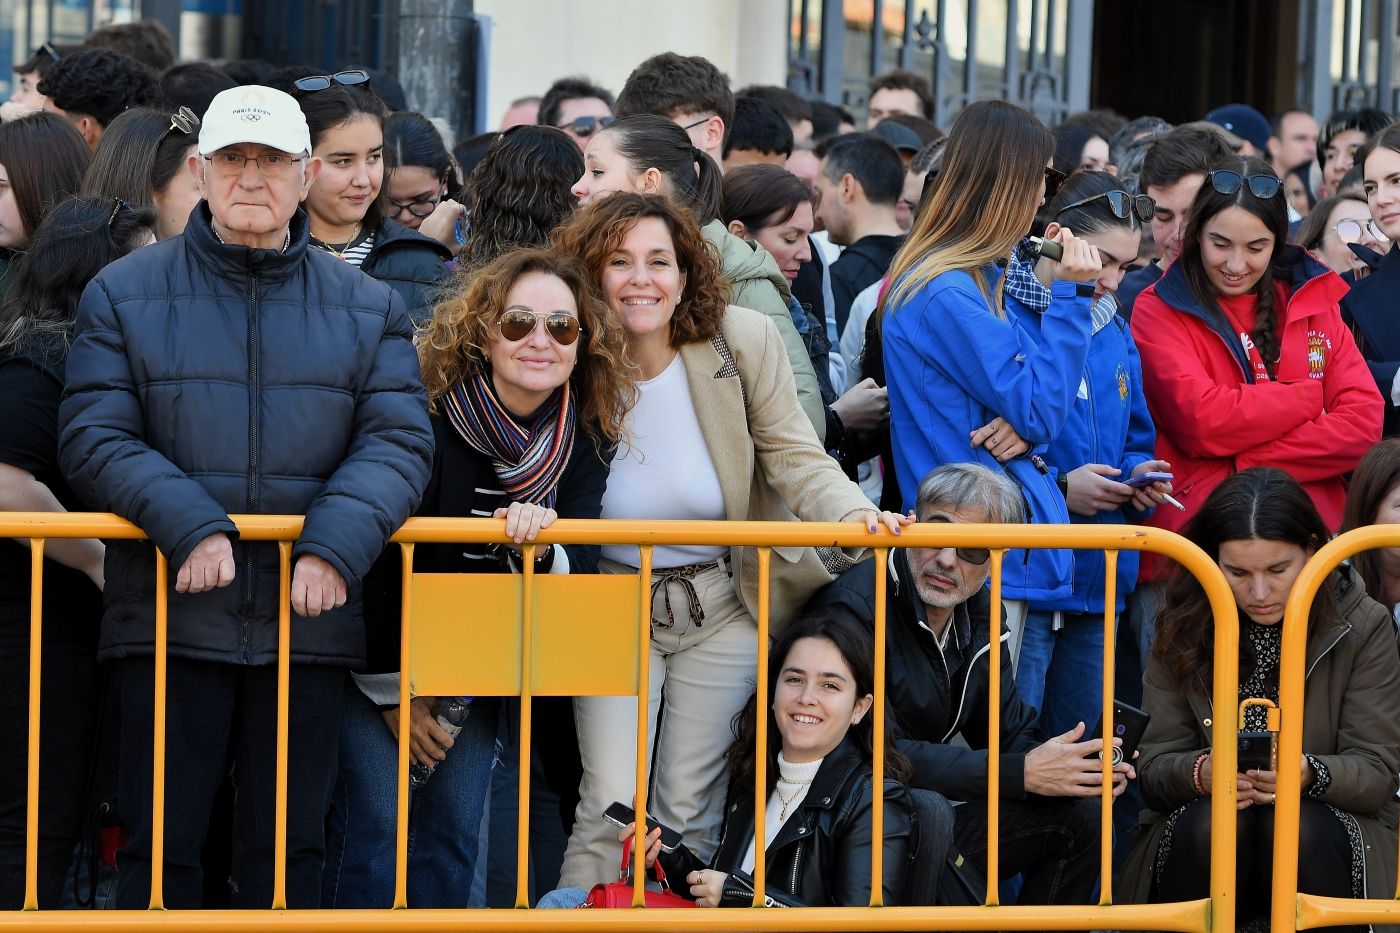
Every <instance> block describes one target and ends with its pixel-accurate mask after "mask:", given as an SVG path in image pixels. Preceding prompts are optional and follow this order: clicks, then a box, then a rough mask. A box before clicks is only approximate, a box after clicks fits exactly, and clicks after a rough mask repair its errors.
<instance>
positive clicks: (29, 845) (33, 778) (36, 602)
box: [24, 538, 44, 910]
mask: <svg viewBox="0 0 1400 933" xmlns="http://www.w3.org/2000/svg"><path fill="white" fill-rule="evenodd" d="M43 639H44V539H43V538H30V539H29V774H28V778H27V781H28V783H27V784H26V785H25V786H26V788H27V790H28V798H27V801H26V804H25V809H26V813H25V820H26V822H25V829H24V909H25V910H38V909H39V690H40V686H41V684H40V678H41V676H42V674H41V671H42V669H43V648H44V640H43Z"/></svg>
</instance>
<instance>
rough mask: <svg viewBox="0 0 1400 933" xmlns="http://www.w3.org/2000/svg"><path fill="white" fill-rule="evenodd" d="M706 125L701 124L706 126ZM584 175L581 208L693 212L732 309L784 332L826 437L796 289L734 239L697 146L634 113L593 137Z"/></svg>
mask: <svg viewBox="0 0 1400 933" xmlns="http://www.w3.org/2000/svg"><path fill="white" fill-rule="evenodd" d="M702 122H703V121H702ZM583 160H584V166H585V167H584V171H583V174H582V176H581V177H580V178H579V180H578V182H577V183H576V184H575V185H574V194H575V195H576V196H577V197H578V200H579V204H580V205H587V204H589V203H591V202H592V201H593V200H594V199H596V198H599V197H603V196H605V195H608V194H611V193H612V192H614V191H635V192H637V193H639V194H664V195H666V196H667V197H670V198H673V199H674V200H675V201H676V203H678V204H680V205H681V206H683V207H686V208H688V209H689V210H690V211H691V212H692V213H693V214H694V215H695V219H696V220H698V221H699V222H700V228H701V230H702V231H703V232H704V234H705V239H706V240H708V241H709V242H710V244H711V246H712V247H713V248H714V249H715V250H717V251H718V253H719V256H720V271H721V273H722V275H723V276H724V281H725V282H726V283H727V286H726V292H727V294H726V299H727V300H728V302H729V304H732V305H738V306H740V307H742V308H752V309H753V310H755V311H761V312H762V313H763V314H765V315H767V317H768V318H769V319H770V320H771V321H772V322H773V326H775V327H777V328H778V335H779V336H781V337H782V338H783V347H784V349H786V350H787V357H788V363H789V364H791V366H792V372H793V375H794V376H795V377H796V379H797V398H798V401H800V402H801V403H802V410H803V411H804V412H806V414H807V419H808V420H809V421H811V422H812V427H813V428H815V429H816V431H817V438H818V440H821V439H823V438H825V436H826V406H825V405H824V404H823V402H822V395H821V388H820V386H819V385H818V384H817V376H816V371H815V369H814V368H813V366H812V360H811V357H809V356H808V355H807V347H806V344H804V343H803V342H802V336H801V335H800V334H799V333H798V332H797V326H796V325H795V324H793V321H792V312H791V311H790V310H789V308H788V297H789V296H790V295H791V291H792V290H791V287H790V286H789V284H788V280H787V277H786V276H785V275H783V273H782V270H780V269H779V268H778V265H777V263H776V262H774V261H773V258H772V257H771V256H769V255H768V253H767V251H766V250H764V249H763V247H761V246H759V245H758V244H756V243H746V242H745V241H744V240H742V239H740V238H739V237H737V236H735V235H734V234H732V233H730V232H729V230H728V229H726V228H725V225H724V221H723V220H721V219H720V211H721V203H722V197H723V195H722V192H721V189H720V178H721V175H720V169H719V166H717V165H716V164H715V162H714V160H713V159H711V158H709V157H708V156H706V155H705V154H704V153H703V152H702V151H701V150H699V149H697V148H696V147H695V146H693V145H692V144H691V141H690V136H689V135H687V134H686V132H685V130H684V129H682V128H681V127H679V126H677V125H676V124H674V123H672V122H671V121H670V120H668V119H666V118H665V117H658V116H655V115H652V114H634V115H633V116H630V117H625V118H624V119H621V120H618V121H617V122H616V123H614V124H613V125H612V126H610V127H608V128H607V129H604V130H600V131H599V132H597V133H594V134H593V136H592V137H590V138H589V140H588V145H587V146H586V147H585V148H584V151H583Z"/></svg>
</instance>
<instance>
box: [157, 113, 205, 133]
mask: <svg viewBox="0 0 1400 933" xmlns="http://www.w3.org/2000/svg"><path fill="white" fill-rule="evenodd" d="M198 129H199V117H197V116H196V115H195V112H194V111H193V110H191V109H190V108H188V107H181V108H180V109H179V110H177V111H175V112H174V113H172V114H171V115H170V127H169V128H168V129H167V130H166V131H165V133H164V134H163V135H162V136H161V139H164V138H165V137H166V136H169V135H170V134H171V133H174V132H176V131H179V132H181V133H184V134H185V135H186V136H193V135H194V133H195V130H198Z"/></svg>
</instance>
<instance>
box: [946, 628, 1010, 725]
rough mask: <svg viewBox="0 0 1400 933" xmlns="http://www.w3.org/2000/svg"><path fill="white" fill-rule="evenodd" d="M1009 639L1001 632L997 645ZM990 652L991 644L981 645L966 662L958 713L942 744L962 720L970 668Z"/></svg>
mask: <svg viewBox="0 0 1400 933" xmlns="http://www.w3.org/2000/svg"><path fill="white" fill-rule="evenodd" d="M1010 637H1011V633H1010V632H1002V633H1001V637H1000V638H998V639H997V645H998V646H1000V645H1001V643H1002V642H1004V641H1006V640H1008V639H1009V638H1010ZM991 650H992V646H991V643H990V642H988V643H987V644H985V645H983V646H982V647H981V648H978V649H977V653H976V654H974V655H973V656H972V660H971V661H969V662H968V664H967V676H966V677H964V678H963V685H962V695H961V696H960V697H959V698H958V711H957V713H956V714H955V715H954V716H953V725H952V727H951V728H950V729H949V730H948V733H947V735H945V736H943V742H942V744H944V745H946V744H947V743H948V740H949V739H951V738H952V737H953V733H954V732H957V731H958V723H959V722H960V721H961V720H962V711H963V706H964V705H965V704H966V703H967V682H968V681H969V680H971V679H972V667H973V665H974V664H976V663H977V661H978V659H979V658H981V657H982V655H984V654H987V653H988V652H990V651H991ZM998 653H999V652H998ZM987 663H988V665H990V664H991V661H988V662H987ZM987 683H988V684H989V685H990V684H991V679H990V678H988V681H987ZM987 701H988V703H990V702H991V696H990V695H989V696H988V697H987Z"/></svg>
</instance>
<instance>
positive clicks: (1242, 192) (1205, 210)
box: [1179, 156, 1288, 377]
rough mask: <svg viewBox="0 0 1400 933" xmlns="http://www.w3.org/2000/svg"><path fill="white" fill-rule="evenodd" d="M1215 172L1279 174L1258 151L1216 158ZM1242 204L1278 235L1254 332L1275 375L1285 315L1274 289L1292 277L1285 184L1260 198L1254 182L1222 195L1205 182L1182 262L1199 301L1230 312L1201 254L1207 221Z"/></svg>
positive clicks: (1258, 288) (1257, 289)
mask: <svg viewBox="0 0 1400 933" xmlns="http://www.w3.org/2000/svg"><path fill="white" fill-rule="evenodd" d="M1210 170H1211V171H1217V170H1224V171H1230V172H1238V173H1240V174H1241V175H1244V176H1246V177H1248V176H1253V175H1268V176H1270V177H1277V176H1276V175H1274V170H1273V169H1272V168H1271V167H1270V166H1269V163H1268V162H1265V161H1264V160H1263V159H1260V158H1258V157H1257V156H1250V157H1248V158H1244V157H1241V156H1231V157H1230V158H1229V159H1225V160H1222V161H1219V162H1216V163H1215V164H1214V165H1212V166H1211V167H1210ZM1231 207H1238V208H1241V209H1243V210H1245V211H1247V212H1248V213H1250V214H1253V215H1254V216H1255V217H1257V218H1258V219H1259V221H1260V223H1262V224H1263V225H1264V227H1265V229H1267V230H1268V231H1269V232H1270V233H1272V234H1273V236H1274V245H1273V247H1272V250H1271V253H1270V256H1269V264H1268V266H1267V267H1265V269H1264V274H1263V275H1261V276H1260V277H1259V281H1258V282H1257V283H1255V286H1254V294H1255V295H1256V296H1257V298H1258V301H1259V306H1258V312H1257V316H1256V317H1255V321H1254V330H1253V331H1252V332H1251V333H1250V335H1249V336H1250V339H1252V340H1253V341H1254V345H1255V346H1256V347H1258V348H1259V358H1260V359H1261V360H1263V361H1264V366H1265V368H1266V369H1268V371H1269V375H1270V376H1271V377H1272V376H1274V375H1275V373H1276V371H1277V368H1278V355H1279V350H1280V344H1281V343H1282V338H1281V336H1280V334H1279V331H1280V327H1279V321H1278V318H1279V315H1280V314H1281V313H1282V312H1283V309H1282V308H1278V307H1276V304H1277V301H1276V297H1277V296H1275V294H1274V282H1275V281H1276V280H1278V277H1279V276H1280V275H1282V276H1283V278H1282V280H1283V281H1285V282H1286V281H1287V280H1288V279H1287V274H1286V273H1281V272H1280V268H1279V267H1280V266H1281V263H1282V258H1283V255H1284V253H1285V247H1287V246H1288V207H1287V205H1286V204H1285V203H1284V196H1283V186H1282V185H1280V186H1279V190H1278V191H1276V192H1275V193H1274V196H1273V197H1271V198H1258V197H1255V196H1254V195H1253V194H1252V193H1251V192H1250V190H1249V185H1248V184H1242V185H1240V187H1239V189H1238V190H1237V191H1235V193H1234V194H1221V193H1220V192H1219V191H1216V190H1215V187H1214V186H1213V185H1211V183H1210V181H1209V173H1207V181H1206V183H1205V184H1203V185H1201V190H1200V191H1198V192H1197V193H1196V200H1195V201H1194V202H1192V204H1191V219H1190V220H1189V221H1187V224H1186V233H1185V234H1184V235H1183V236H1182V239H1181V259H1180V260H1179V261H1180V263H1181V268H1182V271H1183V272H1185V274H1186V282H1187V284H1189V285H1190V286H1191V291H1192V292H1193V293H1194V294H1195V296H1196V300H1197V301H1199V302H1200V303H1201V304H1202V305H1204V306H1205V307H1206V309H1207V310H1208V311H1210V312H1211V313H1213V314H1216V315H1220V316H1221V317H1222V318H1223V316H1224V312H1222V311H1221V310H1220V306H1219V304H1217V302H1216V299H1217V298H1218V297H1219V296H1218V295H1216V293H1215V287H1214V286H1212V285H1211V284H1210V278H1209V277H1208V276H1207V275H1206V269H1205V263H1204V262H1203V261H1202V259H1201V237H1202V236H1203V231H1204V230H1205V226H1206V224H1207V223H1208V222H1209V221H1210V220H1211V219H1213V218H1214V217H1215V216H1216V215H1217V214H1219V213H1220V212H1221V211H1224V210H1226V209H1227V208H1231Z"/></svg>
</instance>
